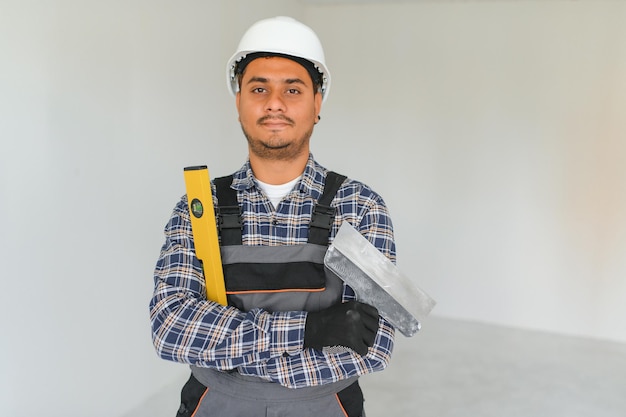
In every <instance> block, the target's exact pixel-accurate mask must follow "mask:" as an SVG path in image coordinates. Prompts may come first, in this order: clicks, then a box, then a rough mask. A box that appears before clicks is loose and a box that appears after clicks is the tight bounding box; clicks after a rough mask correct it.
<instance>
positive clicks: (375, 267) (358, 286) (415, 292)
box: [324, 222, 435, 337]
mask: <svg viewBox="0 0 626 417" xmlns="http://www.w3.org/2000/svg"><path fill="white" fill-rule="evenodd" d="M324 264H325V265H326V267H327V268H328V269H329V270H331V271H332V272H333V273H334V274H335V275H337V276H338V277H339V278H341V279H342V280H343V281H344V282H345V283H346V284H347V285H349V286H350V287H351V288H352V289H353V290H354V291H355V293H356V295H357V299H358V300H359V301H361V302H363V303H366V304H370V305H372V306H374V307H376V308H377V309H378V312H379V314H380V315H381V316H382V317H384V318H385V319H387V320H388V321H389V322H390V323H391V324H393V325H394V327H395V328H396V329H398V330H399V331H400V332H401V333H402V334H404V335H405V336H407V337H411V336H413V335H414V334H415V333H416V332H417V331H418V330H419V329H420V321H421V320H423V319H424V318H425V317H426V316H427V315H428V314H429V313H430V311H431V310H432V309H433V307H434V306H435V300H433V299H432V298H431V297H430V296H429V295H428V294H426V293H425V292H424V291H422V290H421V289H420V288H418V287H417V286H416V285H415V284H413V282H411V280H410V279H409V278H408V277H406V276H405V275H404V274H402V273H401V272H400V270H399V269H398V268H397V267H396V266H395V265H394V264H393V263H392V262H391V261H390V260H389V259H388V258H387V257H386V256H385V255H383V254H382V253H381V252H380V251H379V250H378V249H376V247H375V246H374V245H372V244H371V243H370V242H369V241H368V240H367V239H366V238H365V237H363V236H362V235H361V234H360V233H359V232H358V231H357V230H356V229H354V227H352V226H351V225H350V224H349V223H347V222H344V223H343V224H342V225H341V227H340V228H339V232H338V233H337V235H336V236H335V239H334V240H333V243H332V244H331V245H330V247H329V248H328V251H327V252H326V256H325V257H324Z"/></svg>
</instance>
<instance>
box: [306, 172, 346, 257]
mask: <svg viewBox="0 0 626 417" xmlns="http://www.w3.org/2000/svg"><path fill="white" fill-rule="evenodd" d="M346 178H347V177H346V176H345V175H341V174H337V173H336V172H333V171H329V172H328V174H327V175H326V182H325V184H324V192H323V193H322V196H321V197H320V199H319V200H318V201H317V204H316V205H315V207H314V208H313V214H312V215H311V223H310V225H309V243H313V244H316V245H323V246H327V245H328V238H329V237H330V230H331V229H332V226H333V221H334V220H335V209H334V208H333V207H331V206H330V204H331V203H332V201H333V199H334V198H335V194H337V191H338V190H339V187H341V184H343V182H344V181H345V180H346Z"/></svg>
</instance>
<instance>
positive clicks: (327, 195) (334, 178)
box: [178, 172, 363, 417]
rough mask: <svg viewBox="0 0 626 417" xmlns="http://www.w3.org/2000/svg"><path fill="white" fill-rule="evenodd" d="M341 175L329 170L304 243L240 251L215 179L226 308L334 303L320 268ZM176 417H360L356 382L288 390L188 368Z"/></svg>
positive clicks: (236, 215)
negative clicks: (227, 305)
mask: <svg viewBox="0 0 626 417" xmlns="http://www.w3.org/2000/svg"><path fill="white" fill-rule="evenodd" d="M345 178H346V177H344V176H341V175H338V174H335V173H333V172H329V173H328V175H327V178H326V183H325V187H324V193H323V195H322V196H321V197H320V199H319V201H318V203H317V204H316V206H315V208H314V210H313V214H312V217H311V222H310V224H309V237H308V243H306V244H304V245H286V246H244V245H242V244H241V242H242V221H241V216H240V208H239V204H238V202H237V191H236V190H234V189H232V188H230V185H231V184H232V176H229V177H222V178H217V179H215V181H214V182H215V186H216V191H217V200H218V210H217V213H218V225H219V230H220V238H221V245H220V248H221V255H222V265H223V269H224V280H225V283H226V292H227V295H228V303H229V305H231V306H234V307H237V308H238V309H240V310H242V311H249V310H250V309H252V308H263V309H265V310H267V311H319V310H322V309H324V308H327V307H330V306H331V305H333V304H336V303H339V302H341V297H342V294H343V282H342V281H341V280H340V279H339V278H337V277H336V276H335V275H333V274H332V273H331V272H330V271H328V270H327V269H325V268H324V255H325V253H326V249H327V246H328V239H329V236H330V230H331V228H332V224H333V221H334V214H335V213H334V209H333V208H331V207H330V205H331V201H332V200H333V198H334V196H335V194H336V192H337V190H338V189H339V187H340V186H341V184H342V183H343V181H344V180H345ZM191 370H192V375H191V377H190V379H189V381H187V383H186V384H185V386H184V387H183V390H182V393H181V406H180V409H179V411H178V417H191V416H194V417H212V416H220V417H237V416H241V417H279V416H280V417H291V416H293V417H307V416H311V417H313V416H315V417H346V416H347V417H360V416H362V415H363V394H362V392H361V389H360V387H359V384H358V380H357V378H351V379H348V380H345V381H339V382H337V383H333V384H327V385H322V386H314V387H307V388H300V389H290V388H286V387H283V386H281V385H279V384H276V383H270V382H267V381H265V380H261V379H260V378H256V377H250V376H244V375H241V374H239V373H238V372H237V371H236V370H233V371H231V372H223V371H218V370H215V369H211V368H200V367H196V366H192V367H191Z"/></svg>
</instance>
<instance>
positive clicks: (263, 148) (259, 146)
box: [241, 118, 313, 161]
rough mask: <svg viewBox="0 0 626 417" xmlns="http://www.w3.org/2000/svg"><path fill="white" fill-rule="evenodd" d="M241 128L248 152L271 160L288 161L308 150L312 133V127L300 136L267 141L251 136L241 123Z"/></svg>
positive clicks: (261, 120) (260, 121)
mask: <svg viewBox="0 0 626 417" xmlns="http://www.w3.org/2000/svg"><path fill="white" fill-rule="evenodd" d="M263 121H264V119H263V118H262V119H260V120H259V121H258V122H257V123H262V122H263ZM241 130H242V131H243V134H244V135H245V137H246V139H247V140H248V147H249V149H250V152H251V153H253V154H254V155H256V156H257V157H259V158H262V159H267V160H273V161H290V160H293V159H295V158H296V157H298V156H300V155H302V153H303V152H308V151H307V149H308V145H309V139H310V138H311V135H312V134H313V128H311V130H309V131H307V132H305V133H304V134H303V135H302V137H300V138H291V139H288V140H285V139H278V140H276V139H274V138H270V140H268V141H263V140H261V139H258V138H255V137H252V136H251V135H250V134H249V133H248V132H247V131H246V129H245V128H244V126H243V124H241Z"/></svg>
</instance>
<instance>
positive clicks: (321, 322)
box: [304, 301, 378, 356]
mask: <svg viewBox="0 0 626 417" xmlns="http://www.w3.org/2000/svg"><path fill="white" fill-rule="evenodd" d="M377 331H378V310H376V308H374V307H372V306H370V305H367V304H363V303H359V302H358V301H349V302H347V303H343V304H336V305H334V306H331V307H329V308H327V309H325V310H322V311H318V312H316V313H308V315H307V319H306V325H305V328H304V347H305V348H313V349H317V350H323V349H324V348H325V347H336V346H343V347H346V348H349V349H352V350H353V351H355V352H356V353H358V354H359V355H362V356H364V355H366V354H367V349H368V348H369V347H370V346H372V345H373V344H374V339H375V338H376V332H377Z"/></svg>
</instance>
